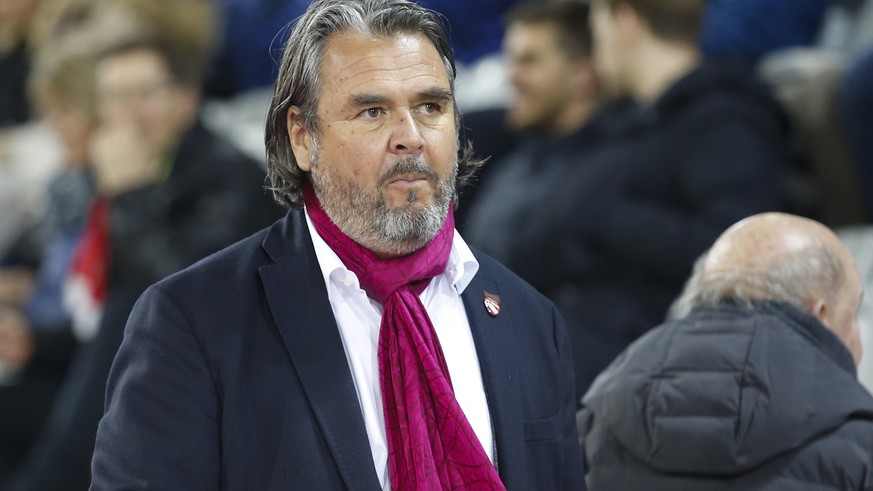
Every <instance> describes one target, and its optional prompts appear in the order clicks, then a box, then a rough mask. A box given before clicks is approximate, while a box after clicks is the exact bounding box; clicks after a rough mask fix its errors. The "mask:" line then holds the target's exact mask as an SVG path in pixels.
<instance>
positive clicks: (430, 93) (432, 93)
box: [418, 87, 454, 101]
mask: <svg viewBox="0 0 873 491" xmlns="http://www.w3.org/2000/svg"><path fill="white" fill-rule="evenodd" d="M453 95H454V94H452V91H451V90H449V89H443V88H439V87H434V88H431V89H427V90H425V91H423V92H421V93H420V94H419V95H418V97H419V99H430V100H437V101H450V100H452V96H453Z"/></svg>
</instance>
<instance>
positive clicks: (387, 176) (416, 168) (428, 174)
mask: <svg viewBox="0 0 873 491" xmlns="http://www.w3.org/2000/svg"><path fill="white" fill-rule="evenodd" d="M404 174H418V175H421V176H423V177H424V178H425V179H427V180H428V181H431V182H438V181H439V179H440V176H438V175H437V174H436V172H434V171H432V170H431V169H430V167H428V166H427V165H426V164H425V163H424V162H422V161H421V160H420V159H417V158H415V157H406V158H404V159H403V160H400V161H399V162H397V164H395V165H394V167H392V168H390V169H388V170H387V171H386V172H385V173H384V174H383V175H382V177H380V178H379V184H380V185H382V184H385V183H387V182H388V181H390V180H391V179H394V178H395V177H397V176H402V175H404Z"/></svg>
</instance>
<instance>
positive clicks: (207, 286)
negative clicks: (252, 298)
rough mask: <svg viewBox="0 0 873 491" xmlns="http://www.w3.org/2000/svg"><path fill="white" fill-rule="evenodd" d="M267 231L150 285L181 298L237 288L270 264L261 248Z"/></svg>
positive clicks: (267, 256)
mask: <svg viewBox="0 0 873 491" xmlns="http://www.w3.org/2000/svg"><path fill="white" fill-rule="evenodd" d="M269 230H270V228H269V227H268V228H265V229H263V230H261V231H259V232H256V233H255V234H253V235H251V236H249V237H246V238H245V239H242V240H240V241H239V242H236V243H234V244H232V245H230V246H228V247H226V248H224V249H222V250H220V251H218V252H216V253H214V254H211V255H209V256H207V257H205V258H203V259H201V260H199V261H197V262H196V263H194V264H192V265H191V266H188V267H187V268H185V269H183V270H181V271H179V272H177V273H174V274H172V275H170V276H168V277H166V278H164V279H163V280H161V281H159V282H158V283H156V284H155V285H154V286H155V287H158V288H160V289H161V290H164V291H165V292H167V293H168V294H170V295H171V296H174V297H177V298H182V299H184V298H189V297H191V296H204V295H205V296H212V295H214V294H215V293H220V292H225V291H227V290H228V289H229V288H239V287H240V286H241V285H243V284H246V283H249V282H251V281H253V280H255V279H256V278H257V274H258V269H259V268H260V267H261V266H264V265H266V264H270V263H271V262H272V260H271V259H270V257H269V255H267V254H266V253H265V252H264V250H263V248H262V246H261V244H262V242H263V240H264V237H265V236H266V235H267V233H268V231H269ZM209 292H212V294H210V293H209Z"/></svg>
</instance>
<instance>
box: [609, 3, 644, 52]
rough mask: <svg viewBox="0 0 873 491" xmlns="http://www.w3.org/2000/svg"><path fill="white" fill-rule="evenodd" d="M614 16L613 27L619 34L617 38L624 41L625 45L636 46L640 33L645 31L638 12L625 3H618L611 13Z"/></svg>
mask: <svg viewBox="0 0 873 491" xmlns="http://www.w3.org/2000/svg"><path fill="white" fill-rule="evenodd" d="M613 15H614V16H615V26H616V29H617V30H618V32H619V36H620V37H622V38H624V39H625V42H626V43H629V44H631V45H634V44H636V42H637V41H638V39H639V37H640V36H641V35H642V32H641V31H643V30H644V29H645V27H646V26H645V21H643V18H642V17H640V14H639V12H637V11H636V10H634V8H633V7H631V6H630V5H628V4H626V3H619V4H618V5H616V7H615V11H614V12H613Z"/></svg>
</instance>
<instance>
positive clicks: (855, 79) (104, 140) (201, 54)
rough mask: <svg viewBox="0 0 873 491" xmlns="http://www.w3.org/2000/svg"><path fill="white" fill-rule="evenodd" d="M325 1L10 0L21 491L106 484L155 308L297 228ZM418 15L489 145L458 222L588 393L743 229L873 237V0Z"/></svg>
mask: <svg viewBox="0 0 873 491" xmlns="http://www.w3.org/2000/svg"><path fill="white" fill-rule="evenodd" d="M308 3H309V2H308V1H306V0H0V210H2V212H0V489H10V490H50V489H58V490H61V489H63V490H70V489H86V488H87V486H88V482H89V479H90V475H89V463H90V457H91V453H92V451H93V440H94V434H95V431H96V427H97V423H98V421H99V418H100V417H101V415H102V410H103V392H104V388H105V381H106V377H107V374H108V372H109V367H110V365H111V363H112V360H113V357H114V354H115V351H116V350H117V348H118V345H119V344H120V342H121V338H122V337H123V333H124V326H125V322H126V319H127V316H128V314H129V312H130V310H131V308H132V306H133V304H134V302H135V301H136V299H137V298H138V297H139V295H140V294H141V293H142V291H143V290H144V289H145V288H146V287H147V286H148V285H150V284H152V283H154V282H155V281H157V280H159V279H161V278H163V277H165V276H167V275H170V274H172V273H173V272H175V271H178V270H180V269H182V268H184V267H186V266H187V265H190V264H192V263H194V262H196V261H197V260H199V259H200V258H203V257H205V256H206V255H208V254H210V253H212V252H215V251H217V250H219V249H221V248H223V247H225V246H227V245H230V244H231V243H233V242H235V241H237V240H239V239H241V238H243V237H245V236H247V235H249V234H251V233H253V232H255V231H257V230H259V229H261V228H263V227H265V226H267V225H268V224H270V223H272V222H273V221H274V220H275V219H277V218H278V217H279V216H281V214H282V213H283V211H282V209H281V208H280V207H279V206H278V205H276V204H274V203H272V201H271V197H270V193H269V192H268V191H267V190H266V189H265V181H264V170H263V158H264V156H263V136H262V135H263V122H264V116H265V114H266V108H267V104H268V97H269V93H270V92H271V91H270V87H271V85H272V84H273V77H274V76H275V71H276V67H277V62H276V57H277V56H278V53H281V46H282V42H283V41H284V39H285V36H286V35H287V31H288V29H287V25H288V24H289V22H291V21H293V19H294V18H296V17H297V16H298V15H300V14H301V13H302V12H303V11H304V10H305V8H306V6H307V5H308ZM421 3H422V4H424V5H425V6H427V7H429V8H432V9H434V10H436V11H438V12H440V13H442V14H443V15H444V16H445V18H446V21H447V23H448V25H449V26H450V29H449V33H450V35H451V37H452V41H453V44H454V50H455V54H456V57H457V60H458V70H459V71H458V79H457V99H458V104H459V107H460V109H461V112H462V114H461V116H462V131H463V135H462V136H463V137H465V138H467V139H469V140H470V141H471V142H472V143H473V145H474V148H475V149H476V152H477V153H478V154H480V155H481V156H487V157H490V161H489V163H488V165H487V166H486V167H485V168H484V169H483V171H482V172H481V174H480V176H479V178H478V180H477V181H476V182H475V183H474V184H473V185H472V186H471V187H470V188H469V189H467V190H464V191H462V193H461V196H460V200H459V207H458V211H457V223H458V229H459V230H460V231H461V233H462V234H463V235H464V237H465V238H466V239H467V240H468V241H469V243H470V244H471V245H473V246H475V247H476V248H479V249H481V250H483V251H484V252H486V253H488V254H490V255H492V256H494V257H495V258H496V259H498V260H499V261H501V262H503V263H504V264H505V265H507V266H508V267H509V268H510V269H512V270H513V271H514V272H516V273H517V274H519V275H520V276H521V277H523V278H524V279H525V280H527V281H528V282H530V283H531V284H532V285H534V286H535V287H536V288H537V289H539V290H540V291H541V292H542V293H543V294H544V295H546V296H547V297H549V298H550V299H551V300H552V301H553V302H554V303H555V304H556V305H557V307H558V308H559V310H560V311H561V313H562V314H563V315H564V317H565V319H566V321H567V325H568V328H569V331H570V337H571V341H572V344H573V349H574V355H575V358H576V377H577V380H576V382H577V383H576V385H577V395H578V396H579V397H581V396H582V395H583V394H584V393H585V392H586V390H587V389H588V387H589V385H590V384H591V383H592V381H593V380H594V379H595V377H596V376H597V375H598V374H599V373H600V372H601V371H602V370H603V369H604V368H605V367H606V366H607V365H608V364H609V363H610V361H612V359H613V358H614V357H615V356H616V355H618V354H619V353H620V352H621V351H622V350H623V349H624V348H625V347H627V346H628V345H629V344H630V343H631V342H633V341H634V340H635V339H637V338H638V337H639V336H641V335H642V334H643V333H644V332H645V331H646V330H648V329H650V328H651V327H653V326H655V325H657V324H659V323H660V322H661V321H663V320H664V319H665V317H666V316H667V313H668V310H669V308H670V305H671V303H672V302H673V301H674V299H675V298H676V296H677V295H678V294H679V293H680V291H681V290H682V287H683V284H684V282H685V280H686V279H687V278H688V276H689V275H690V273H691V271H692V268H693V265H694V261H695V259H696V258H698V257H699V256H700V255H701V254H702V253H703V252H704V251H706V250H707V249H708V248H709V247H710V246H711V245H712V243H713V241H715V239H716V238H717V237H718V236H719V234H720V233H721V232H723V231H724V230H725V229H726V228H728V227H729V226H730V225H731V224H733V223H735V222H737V221H738V220H740V219H742V218H744V217H747V216H750V215H753V214H756V213H760V212H766V211H787V212H791V213H794V214H798V215H801V216H806V217H810V218H814V219H816V220H819V221H821V222H822V223H824V224H826V225H828V226H830V227H833V228H836V229H838V230H845V231H846V234H849V235H852V237H853V240H851V241H849V242H850V243H851V244H855V245H854V247H855V248H856V250H858V251H864V250H873V235H871V234H870V233H867V232H866V231H867V230H868V229H867V228H865V227H867V226H868V225H869V224H870V223H871V221H873V140H871V139H870V138H869V136H870V135H873V1H870V0H866V1H865V0H706V1H704V0H663V1H660V0H658V1H643V0H638V1H634V2H633V3H634V5H637V7H638V11H637V10H634V11H633V13H631V12H629V11H624V10H622V9H621V8H612V7H610V6H609V4H610V1H609V0H592V1H591V2H588V1H586V0H563V1H558V0H552V1H548V0H541V1H539V2H536V1H534V2H531V1H525V2H523V1H520V0H471V1H469V2H458V1H451V0H422V1H421ZM640 18H642V19H643V20H644V22H640ZM866 257H867V258H869V260H867V263H865V262H864V261H865V259H863V258H862V257H861V256H859V265H860V266H861V267H862V273H864V272H865V270H864V268H865V266H866V267H867V268H868V270H867V271H866V273H865V274H866V275H867V277H866V281H868V282H873V277H871V275H873V264H869V263H873V258H871V257H870V256H869V255H868V256H866ZM869 311H870V308H869V307H865V309H864V310H863V311H862V313H868V312H869ZM869 314H873V312H869Z"/></svg>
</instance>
